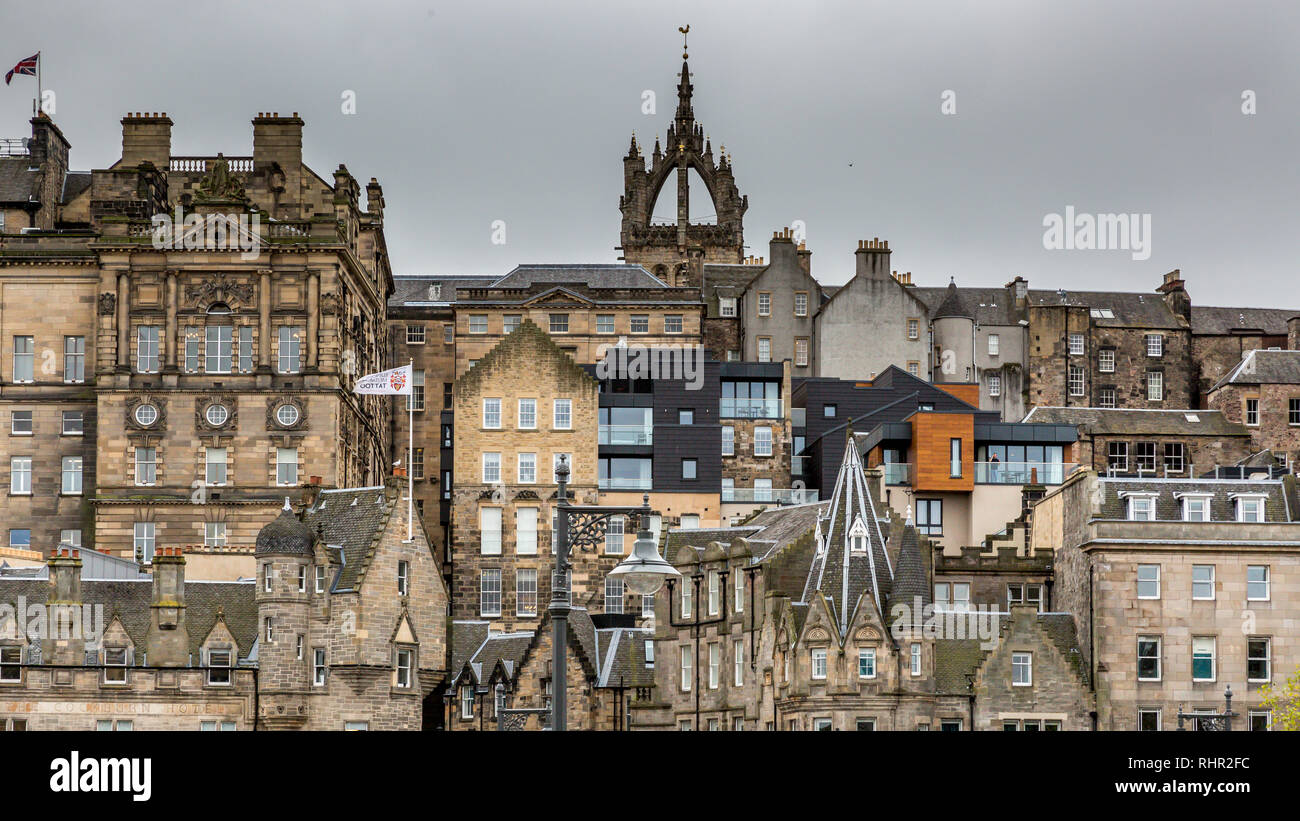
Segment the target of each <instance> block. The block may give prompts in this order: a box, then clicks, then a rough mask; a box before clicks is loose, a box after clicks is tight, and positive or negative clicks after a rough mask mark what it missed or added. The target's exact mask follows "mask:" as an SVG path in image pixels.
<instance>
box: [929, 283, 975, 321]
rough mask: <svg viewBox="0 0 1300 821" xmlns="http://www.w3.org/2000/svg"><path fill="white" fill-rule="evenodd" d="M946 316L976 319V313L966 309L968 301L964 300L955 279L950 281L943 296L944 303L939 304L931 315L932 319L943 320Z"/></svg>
mask: <svg viewBox="0 0 1300 821" xmlns="http://www.w3.org/2000/svg"><path fill="white" fill-rule="evenodd" d="M946 316H964V317H969V318H971V319H974V318H975V314H974V312H973V311H971V310H970V309H969V308H967V307H966V301H965V300H964V299H962V294H961V291H960V290H959V289H958V288H957V281H956V280H955V279H953V280H949V282H948V288H947V290H946V291H945V292H944V295H943V301H942V302H940V303H939V307H937V308H935V309H934V310H933V311H932V312H931V313H930V317H931V319H942V318H943V317H946Z"/></svg>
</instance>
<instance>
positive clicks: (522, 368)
mask: <svg viewBox="0 0 1300 821" xmlns="http://www.w3.org/2000/svg"><path fill="white" fill-rule="evenodd" d="M597 391H598V385H597V383H596V381H595V380H594V379H593V378H592V377H591V376H589V375H588V374H587V372H586V371H585V370H583V369H582V368H581V367H580V366H579V365H578V364H577V363H575V362H574V361H573V359H572V358H571V357H569V356H568V355H567V354H566V353H565V352H564V351H563V350H561V349H560V347H559V346H558V345H557V344H556V343H555V341H554V340H553V339H552V337H551V336H550V335H548V334H547V333H546V332H545V331H543V330H542V329H541V328H539V327H537V326H536V325H535V324H533V322H532V321H531V320H524V321H523V323H522V324H521V325H520V326H519V327H518V328H517V329H515V330H514V331H512V332H511V333H510V335H509V336H507V337H506V338H505V339H504V340H502V341H501V342H499V343H498V344H497V345H496V347H494V348H493V349H492V350H491V351H490V352H489V353H488V354H487V355H486V356H484V357H482V358H481V359H479V360H478V363H477V364H476V365H475V366H474V367H473V368H471V369H469V371H468V372H467V373H464V374H462V375H461V376H460V377H459V378H458V379H457V380H456V383H455V385H454V387H453V392H454V393H453V402H454V410H455V418H456V420H457V421H456V430H455V448H454V454H455V457H454V458H455V462H454V468H453V478H452V513H451V519H452V542H451V561H452V615H453V617H454V618H456V619H458V620H483V621H487V622H489V623H490V624H491V625H492V627H493V629H496V630H499V631H504V632H514V631H516V630H524V629H532V628H535V627H536V625H537V624H538V622H539V620H540V619H541V617H542V616H543V615H544V614H545V612H546V604H547V602H549V601H550V595H551V582H550V578H551V576H550V574H551V567H552V566H553V565H552V560H551V556H552V555H553V550H552V544H551V538H552V534H553V527H552V520H553V518H554V515H555V505H556V502H557V500H558V496H557V493H558V488H557V485H556V478H555V466H556V465H557V464H558V461H559V459H560V457H561V456H563V457H564V459H565V461H566V464H567V465H568V468H569V486H568V487H569V493H570V495H571V498H572V499H573V500H574V501H575V502H576V503H577V504H595V503H596V502H597V481H596V476H597V435H596V431H597V408H598V398H597ZM624 539H626V547H630V546H631V540H630V539H629V538H627V536H625V535H624V536H621V537H618V538H614V537H611V538H610V539H609V540H608V544H607V545H606V546H604V547H602V549H600V550H598V551H595V552H593V553H583V552H578V553H575V555H574V568H573V580H572V588H571V590H572V596H573V602H574V604H577V605H583V606H586V605H587V604H588V603H589V602H594V603H595V608H594V609H595V610H596V612H603V610H604V595H605V588H604V582H603V579H604V578H605V574H606V573H608V571H610V570H612V569H613V568H614V566H615V565H617V564H618V562H619V561H621V560H622V558H623V554H624V547H625V545H624Z"/></svg>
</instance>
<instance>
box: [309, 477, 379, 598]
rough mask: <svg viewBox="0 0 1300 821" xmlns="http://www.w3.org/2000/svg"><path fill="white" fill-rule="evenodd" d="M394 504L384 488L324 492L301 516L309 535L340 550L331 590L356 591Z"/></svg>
mask: <svg viewBox="0 0 1300 821" xmlns="http://www.w3.org/2000/svg"><path fill="white" fill-rule="evenodd" d="M395 495H396V494H395V493H394V496H395ZM393 502H394V500H393V499H389V498H388V492H387V491H386V490H385V488H383V487H365V488H345V489H342V490H324V491H321V494H320V496H318V497H317V498H316V504H315V505H313V506H312V507H311V508H309V509H308V510H307V512H306V513H305V514H304V516H303V519H304V521H305V522H306V524H307V526H308V527H309V528H311V532H312V533H319V534H320V535H321V539H322V540H323V541H324V542H325V543H326V544H327V545H331V546H334V547H339V548H342V553H343V566H342V567H341V568H339V574H338V577H337V578H336V579H335V580H334V584H333V586H332V587H331V588H330V589H331V591H340V590H355V589H356V586H357V584H358V583H359V580H360V578H361V576H362V574H363V573H364V572H365V568H366V565H367V564H368V563H369V561H370V556H371V554H372V553H373V552H374V548H375V545H376V544H378V542H379V537H380V536H382V535H383V532H384V528H385V527H386V526H387V525H388V517H389V516H390V515H391V514H392V512H393V510H394V509H395V505H394V504H393Z"/></svg>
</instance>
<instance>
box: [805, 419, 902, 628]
mask: <svg viewBox="0 0 1300 821" xmlns="http://www.w3.org/2000/svg"><path fill="white" fill-rule="evenodd" d="M859 523H860V524H861V526H862V527H863V528H864V529H865V531H866V549H865V550H863V551H855V550H853V549H852V539H851V538H850V536H851V532H852V531H853V530H854V529H855V528H856V527H858V525H859ZM816 527H817V532H818V535H819V536H820V539H821V541H820V544H819V545H818V550H817V553H816V555H815V556H814V557H813V561H812V564H811V566H810V567H809V569H808V579H807V582H806V583H805V585H804V590H803V596H802V597H801V599H800V601H804V602H811V601H812V598H813V595H814V594H815V593H816V592H821V594H822V595H823V596H824V597H826V599H827V600H828V601H829V602H830V604H831V608H832V610H833V611H834V612H835V617H836V621H837V622H838V623H839V629H840V635H844V634H845V633H846V632H847V631H848V628H849V621H850V619H851V618H852V615H853V610H854V608H856V607H857V605H858V601H859V599H861V598H862V596H863V595H867V594H869V595H870V596H871V600H872V602H874V604H875V606H876V610H877V613H878V614H879V616H880V619H881V621H882V622H883V621H885V602H886V600H887V599H888V598H889V594H890V592H891V590H892V586H893V579H894V572H893V568H892V567H891V566H890V562H889V556H888V554H887V553H886V551H885V537H884V534H883V533H882V532H881V529H880V522H879V521H878V520H877V517H876V507H875V502H874V501H873V500H872V498H871V492H870V488H869V486H868V484H867V479H866V476H865V475H864V474H863V472H862V457H861V456H860V455H859V454H858V448H857V445H856V444H855V443H854V441H853V437H849V439H848V441H847V442H846V443H845V447H844V458H843V460H842V461H841V462H840V472H839V476H838V477H837V478H836V480H835V492H834V494H833V495H832V496H831V500H830V511H829V513H828V514H827V516H826V518H824V519H819V520H818V521H817V525H816Z"/></svg>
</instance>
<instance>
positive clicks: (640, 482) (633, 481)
mask: <svg viewBox="0 0 1300 821" xmlns="http://www.w3.org/2000/svg"><path fill="white" fill-rule="evenodd" d="M650 484H651V482H650V477H648V476H647V477H631V476H609V477H603V478H601V479H598V480H597V481H596V486H597V487H598V488H600V489H601V490H650Z"/></svg>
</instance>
